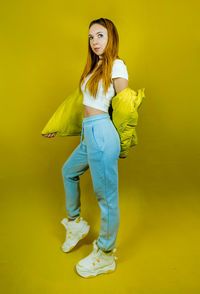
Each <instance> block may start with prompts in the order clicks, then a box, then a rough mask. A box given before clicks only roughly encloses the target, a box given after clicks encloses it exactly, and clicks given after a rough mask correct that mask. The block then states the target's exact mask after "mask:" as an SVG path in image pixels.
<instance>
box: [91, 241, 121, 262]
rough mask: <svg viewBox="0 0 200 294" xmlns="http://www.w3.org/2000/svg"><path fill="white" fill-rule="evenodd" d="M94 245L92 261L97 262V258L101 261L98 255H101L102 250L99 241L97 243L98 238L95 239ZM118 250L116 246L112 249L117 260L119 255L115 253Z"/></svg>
mask: <svg viewBox="0 0 200 294" xmlns="http://www.w3.org/2000/svg"><path fill="white" fill-rule="evenodd" d="M93 247H94V249H93V251H92V253H91V258H92V261H93V262H95V261H96V260H97V261H98V262H99V261H100V260H99V258H98V257H99V255H100V251H101V249H100V248H98V246H97V243H96V240H94V241H93ZM116 251H117V249H116V248H114V249H113V251H112V253H113V257H114V259H115V260H117V259H118V257H117V256H115V255H114V253H115V252H116Z"/></svg>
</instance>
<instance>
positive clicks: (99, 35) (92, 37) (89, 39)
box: [89, 34, 103, 40]
mask: <svg viewBox="0 0 200 294" xmlns="http://www.w3.org/2000/svg"><path fill="white" fill-rule="evenodd" d="M98 36H102V37H103V34H98ZM91 38H93V37H92V36H89V40H91Z"/></svg>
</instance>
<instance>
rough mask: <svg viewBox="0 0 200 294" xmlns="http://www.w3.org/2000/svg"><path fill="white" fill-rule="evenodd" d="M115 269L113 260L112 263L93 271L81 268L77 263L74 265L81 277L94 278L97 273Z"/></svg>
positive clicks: (111, 271) (106, 272) (109, 271)
mask: <svg viewBox="0 0 200 294" xmlns="http://www.w3.org/2000/svg"><path fill="white" fill-rule="evenodd" d="M115 269H116V263H115V261H114V262H113V263H112V264H110V265H108V266H105V267H104V268H99V269H97V270H95V271H87V270H83V269H82V268H81V267H80V266H79V265H78V264H77V265H76V271H77V273H78V274H79V275H80V276H81V277H83V278H94V277H96V276H97V275H99V274H108V273H113V272H114V271H115Z"/></svg>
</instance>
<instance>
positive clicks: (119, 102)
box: [112, 88, 145, 158]
mask: <svg viewBox="0 0 200 294" xmlns="http://www.w3.org/2000/svg"><path fill="white" fill-rule="evenodd" d="M144 90H145V88H143V89H139V90H138V93H137V92H135V91H134V90H132V89H131V88H126V89H124V90H122V91H121V92H120V93H118V94H117V95H116V96H115V97H114V98H113V99H112V108H113V112H112V121H113V124H114V125H115V127H116V129H117V131H118V133H119V136H120V143H121V152H120V155H119V157H120V158H126V157H127V156H128V152H129V149H130V147H132V146H135V145H136V144H137V143H138V139H137V134H136V126H137V122H138V112H137V109H138V108H139V106H140V105H141V103H142V100H143V98H144V97H145V95H144Z"/></svg>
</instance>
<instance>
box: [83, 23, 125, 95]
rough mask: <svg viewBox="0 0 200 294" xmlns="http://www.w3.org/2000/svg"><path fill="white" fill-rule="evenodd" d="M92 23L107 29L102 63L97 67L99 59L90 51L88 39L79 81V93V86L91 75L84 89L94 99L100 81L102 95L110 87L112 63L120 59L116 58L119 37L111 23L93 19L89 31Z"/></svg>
mask: <svg viewBox="0 0 200 294" xmlns="http://www.w3.org/2000/svg"><path fill="white" fill-rule="evenodd" d="M94 23H98V24H100V25H102V26H104V27H105V28H106V29H107V32H108V42H107V45H106V48H105V50H104V53H103V54H102V55H103V56H102V57H103V58H102V62H101V63H100V64H99V65H98V61H99V57H98V56H97V55H96V54H95V53H94V52H93V51H92V49H91V47H90V40H89V38H88V57H87V62H86V65H85V68H84V70H83V73H82V75H81V78H80V81H79V91H80V92H81V85H82V84H83V83H84V80H85V78H86V77H87V76H88V75H89V74H91V73H93V74H92V75H91V77H90V78H89V80H88V81H87V83H86V88H88V91H89V93H90V94H91V95H92V96H93V97H96V94H97V91H98V84H99V81H100V80H101V79H102V81H103V85H104V93H105V94H106V92H107V90H108V88H109V87H110V81H111V73H112V66H113V61H114V60H115V59H119V58H120V57H119V56H118V51H119V35H118V32H117V29H116V27H115V25H114V24H113V22H112V21H111V20H109V19H107V18H99V19H95V20H93V21H91V22H90V24H89V29H90V27H91V26H92V25H93V24H94Z"/></svg>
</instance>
